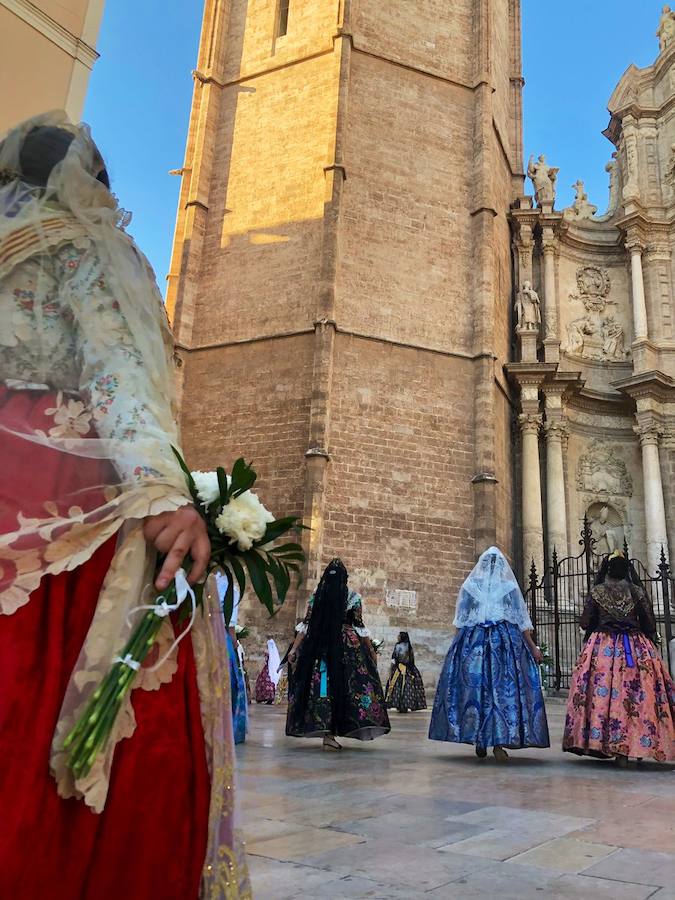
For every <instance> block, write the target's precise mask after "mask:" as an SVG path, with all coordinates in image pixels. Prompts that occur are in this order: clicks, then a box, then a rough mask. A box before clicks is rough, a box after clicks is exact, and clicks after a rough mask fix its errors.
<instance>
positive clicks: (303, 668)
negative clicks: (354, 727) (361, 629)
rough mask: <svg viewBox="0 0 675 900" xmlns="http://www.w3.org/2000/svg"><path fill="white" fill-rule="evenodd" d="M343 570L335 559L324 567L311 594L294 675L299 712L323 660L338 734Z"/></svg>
mask: <svg viewBox="0 0 675 900" xmlns="http://www.w3.org/2000/svg"><path fill="white" fill-rule="evenodd" d="M348 578H349V576H348V574H347V569H346V568H345V567H344V565H343V563H342V561H341V560H339V559H333V560H331V562H330V563H329V564H328V565H327V566H326V568H325V570H324V573H323V575H322V576H321V580H320V581H319V584H318V586H317V589H316V591H315V592H314V603H313V605H312V613H311V615H310V617H309V623H308V626H307V635H306V637H305V640H304V641H303V643H302V646H301V648H300V653H299V656H298V664H297V668H296V673H295V679H296V685H297V688H296V691H297V695H298V697H299V698H301V700H300V703H299V708H301V709H305V708H306V706H305V704H306V703H307V702H308V700H309V695H310V691H311V684H312V675H313V672H314V664H315V663H316V662H317V661H319V660H321V659H325V660H326V668H327V670H328V681H329V684H330V695H331V705H332V710H333V728H334V729H336V731H339V729H340V726H341V724H342V723H343V721H344V709H345V696H344V694H345V689H346V685H345V677H344V665H343V659H342V656H343V653H342V623H343V621H344V614H345V610H346V608H347V597H348V593H349V591H348V589H347V579H348Z"/></svg>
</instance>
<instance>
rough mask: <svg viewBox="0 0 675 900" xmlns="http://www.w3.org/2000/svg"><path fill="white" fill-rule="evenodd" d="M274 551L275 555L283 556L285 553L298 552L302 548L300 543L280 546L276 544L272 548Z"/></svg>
mask: <svg viewBox="0 0 675 900" xmlns="http://www.w3.org/2000/svg"><path fill="white" fill-rule="evenodd" d="M271 550H272V551H273V552H274V555H275V556H277V557H278V556H283V555H284V554H285V553H297V552H298V550H302V547H301V546H300V544H279V546H274V547H272V548H271Z"/></svg>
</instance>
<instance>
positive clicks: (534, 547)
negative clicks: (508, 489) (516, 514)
mask: <svg viewBox="0 0 675 900" xmlns="http://www.w3.org/2000/svg"><path fill="white" fill-rule="evenodd" d="M541 423H542V417H541V415H539V414H538V413H521V414H520V415H519V416H518V424H519V425H520V433H521V438H522V440H521V447H522V450H521V464H522V522H523V567H524V569H525V571H526V572H527V571H529V568H530V565H531V564H532V560H533V559H534V562H535V565H536V566H537V572H538V573H539V574H540V575H542V574H543V571H544V522H543V515H542V509H541V477H540V470H539V431H540V429H541Z"/></svg>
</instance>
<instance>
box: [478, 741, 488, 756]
mask: <svg viewBox="0 0 675 900" xmlns="http://www.w3.org/2000/svg"><path fill="white" fill-rule="evenodd" d="M476 756H477V757H478V759H485V757H486V756H487V750H486V748H485V747H481V746H480V745H479V744H476Z"/></svg>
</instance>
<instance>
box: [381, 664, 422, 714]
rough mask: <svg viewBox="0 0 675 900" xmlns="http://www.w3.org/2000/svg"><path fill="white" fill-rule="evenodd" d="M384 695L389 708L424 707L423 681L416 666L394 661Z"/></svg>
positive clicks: (403, 709)
mask: <svg viewBox="0 0 675 900" xmlns="http://www.w3.org/2000/svg"><path fill="white" fill-rule="evenodd" d="M385 696H386V698H387V707H388V708H389V709H397V710H398V711H399V712H407V711H408V710H411V711H412V712H414V711H415V710H417V709H426V708H427V698H426V695H425V693H424V682H423V681H422V676H421V675H420V670H419V669H418V668H417V666H406V665H405V664H404V663H394V664H393V665H392V667H391V673H390V675H389V680H388V681H387V689H386V691H385Z"/></svg>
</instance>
